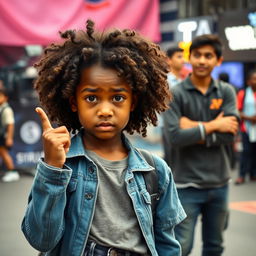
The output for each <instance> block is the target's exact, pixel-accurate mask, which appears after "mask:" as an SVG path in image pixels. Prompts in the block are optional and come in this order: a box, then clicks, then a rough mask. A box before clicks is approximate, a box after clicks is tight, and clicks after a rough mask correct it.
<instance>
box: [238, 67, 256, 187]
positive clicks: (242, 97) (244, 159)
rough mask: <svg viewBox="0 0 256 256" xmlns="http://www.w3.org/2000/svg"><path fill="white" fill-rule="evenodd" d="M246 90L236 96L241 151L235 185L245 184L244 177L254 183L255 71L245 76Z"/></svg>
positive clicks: (255, 154)
mask: <svg viewBox="0 0 256 256" xmlns="http://www.w3.org/2000/svg"><path fill="white" fill-rule="evenodd" d="M246 81H247V88H245V89H243V90H240V91H239V92H238V94H237V107H238V110H239V112H240V117H241V124H240V131H241V139H242V145H243V150H242V152H241V156H240V167H239V176H238V178H237V179H236V181H235V184H237V185H240V184H243V183H244V182H245V178H246V175H247V174H248V175H250V180H251V181H256V70H252V71H251V72H249V74H248V76H247V80H246Z"/></svg>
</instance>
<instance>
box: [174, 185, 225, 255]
mask: <svg viewBox="0 0 256 256" xmlns="http://www.w3.org/2000/svg"><path fill="white" fill-rule="evenodd" d="M178 194H179V198H180V201H181V204H182V206H183V208H184V210H185V212H186V214H187V218H186V219H185V220H184V221H183V222H181V223H180V224H179V225H177V226H176V228H175V235H176V238H177V240H178V241H179V242H180V244H181V248H182V256H187V255H189V254H190V252H191V250H192V247H193V241H194V232H195V225H196V222H197V219H198V217H199V215H201V216H202V240H203V250H202V251H203V252H202V255H203V256H220V255H222V252H223V245H222V244H223V231H224V230H225V229H226V228H227V220H228V212H229V211H228V186H227V185H226V186H224V187H221V188H212V189H197V188H192V187H189V188H185V189H178Z"/></svg>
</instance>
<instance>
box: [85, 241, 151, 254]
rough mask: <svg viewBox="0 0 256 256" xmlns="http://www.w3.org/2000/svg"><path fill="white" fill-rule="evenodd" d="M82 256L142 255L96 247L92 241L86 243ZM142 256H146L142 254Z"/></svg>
mask: <svg viewBox="0 0 256 256" xmlns="http://www.w3.org/2000/svg"><path fill="white" fill-rule="evenodd" d="M83 256H143V255H142V254H138V253H133V252H129V251H125V250H121V249H115V248H112V247H109V248H108V247H105V246H101V245H97V244H96V243H95V242H93V241H88V243H87V245H86V248H85V251H84V254H83ZM144 256H148V254H147V255H145V254H144Z"/></svg>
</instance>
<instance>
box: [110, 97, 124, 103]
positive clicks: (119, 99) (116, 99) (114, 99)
mask: <svg viewBox="0 0 256 256" xmlns="http://www.w3.org/2000/svg"><path fill="white" fill-rule="evenodd" d="M123 100H124V97H123V96H121V95H115V96H114V98H113V101H115V102H121V101H123Z"/></svg>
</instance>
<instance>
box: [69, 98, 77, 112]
mask: <svg viewBox="0 0 256 256" xmlns="http://www.w3.org/2000/svg"><path fill="white" fill-rule="evenodd" d="M69 104H70V107H71V110H72V111H73V112H77V104H76V99H75V97H74V96H71V97H70V98H69Z"/></svg>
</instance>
